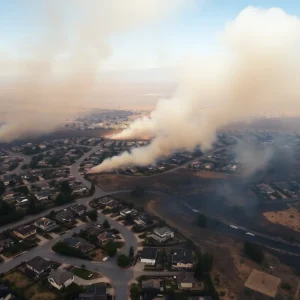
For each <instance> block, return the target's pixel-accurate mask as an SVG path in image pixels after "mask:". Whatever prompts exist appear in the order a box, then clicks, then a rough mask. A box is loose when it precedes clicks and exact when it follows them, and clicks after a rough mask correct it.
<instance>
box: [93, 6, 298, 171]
mask: <svg viewBox="0 0 300 300" xmlns="http://www.w3.org/2000/svg"><path fill="white" fill-rule="evenodd" d="M221 41H222V45H221V46H220V49H219V52H217V53H216V54H215V55H213V56H211V57H200V59H198V60H192V61H191V62H190V63H187V64H186V70H185V71H184V72H183V76H182V80H181V82H180V84H179V88H178V91H177V92H176V94H175V95H174V97H173V98H172V99H164V100H161V101H160V102H159V103H158V105H157V108H156V109H155V110H154V111H153V112H152V114H151V115H150V116H149V117H145V118H143V119H140V120H137V121H135V122H134V123H133V124H132V125H131V126H130V127H129V128H128V129H126V130H124V131H123V132H121V133H120V134H118V135H116V136H114V138H117V139H136V138H141V137H145V136H148V137H153V140H152V142H151V144H150V145H149V146H146V147H144V148H138V149H134V150H132V152H131V153H128V152H125V153H123V154H121V155H120V156H116V157H113V158H112V159H107V160H105V161H104V162H103V163H102V164H101V165H99V166H97V167H95V168H93V169H92V170H91V172H103V171H107V170H112V169H115V168H119V167H123V166H127V165H148V164H152V163H155V161H156V160H157V159H158V158H159V157H160V156H166V155H169V154H171V153H172V152H174V151H176V150H179V149H187V150H192V149H193V148H194V147H195V146H196V145H197V144H199V143H200V144H201V146H202V148H203V149H204V150H205V149H208V148H210V147H211V145H212V143H213V141H214V140H215V134H216V131H217V130H218V129H220V128H222V127H224V126H226V125H228V124H230V123H234V122H241V121H247V120H252V119H253V118H255V117H257V116H259V115H260V114H261V113H262V112H266V111H267V112H285V111H288V112H291V111H294V112H295V113H296V112H298V113H299V111H300V103H299V101H300V100H299V99H300V98H299V96H300V77H299V75H300V74H299V72H300V56H299V53H300V52H299V45H300V20H299V19H298V18H296V17H293V16H289V15H287V14H286V13H285V12H283V11H282V10H281V9H278V8H273V9H268V10H264V9H258V8H253V7H248V8H246V9H245V10H243V11H242V12H241V13H240V14H239V15H238V16H237V18H236V19H235V20H233V21H231V22H229V23H228V24H227V25H226V26H225V29H224V32H223V34H222V35H221ZM190 66H192V67H190Z"/></svg>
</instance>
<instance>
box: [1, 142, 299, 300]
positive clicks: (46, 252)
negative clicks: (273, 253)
mask: <svg viewBox="0 0 300 300" xmlns="http://www.w3.org/2000/svg"><path fill="white" fill-rule="evenodd" d="M101 146H102V145H101V144H99V145H97V146H95V147H93V148H92V149H91V150H90V151H88V152H87V153H85V154H84V155H83V156H82V157H81V158H80V159H79V160H77V161H76V162H75V163H74V164H73V165H72V166H71V167H70V173H71V175H73V176H74V177H75V178H76V179H78V180H81V181H82V182H83V183H84V184H85V185H86V186H87V187H90V186H91V183H90V182H89V181H87V180H85V179H84V178H83V177H82V176H81V175H80V174H79V172H78V168H79V166H80V164H81V162H82V161H83V160H84V159H85V158H87V157H88V156H90V155H91V154H93V153H94V152H96V151H97V150H99V149H101ZM173 170H174V169H173ZM119 192H123V191H115V192H113V193H111V192H110V193H106V192H104V191H103V190H102V189H101V188H99V187H98V186H96V187H95V194H94V195H93V196H90V197H86V198H81V199H77V200H76V202H77V203H81V204H85V205H87V204H88V202H89V201H91V200H92V199H93V198H95V197H102V196H105V195H111V194H114V193H119ZM148 192H150V193H153V194H157V195H159V196H161V197H162V198H164V199H166V200H172V201H174V196H170V195H167V194H165V193H163V192H161V191H155V190H149V191H148ZM177 200H178V201H176V202H179V203H180V200H181V199H177ZM181 204H182V205H181V209H183V210H186V212H188V214H189V216H193V215H194V216H195V217H196V216H197V215H196V214H197V213H196V212H194V211H193V210H192V208H191V207H188V206H186V205H185V204H184V203H181ZM67 206H68V205H65V206H61V207H59V208H56V209H55V210H61V209H62V208H64V207H67ZM51 210H53V209H51ZM51 210H49V211H45V212H43V213H41V214H39V215H35V216H28V217H27V218H26V219H24V220H21V221H19V222H15V223H12V224H8V225H6V226H3V227H1V229H0V232H1V231H3V230H7V229H10V228H13V227H15V226H17V225H21V224H24V223H27V222H30V221H33V220H35V219H37V218H40V217H41V216H43V215H45V214H47V213H49V212H50V211H51ZM104 218H105V216H104V215H101V214H100V216H99V220H100V221H102V220H103V219H104ZM208 219H209V221H210V222H211V223H209V224H211V226H213V227H214V229H216V230H218V231H221V232H224V233H226V234H229V235H232V236H235V237H238V238H241V239H243V240H249V241H252V242H254V243H257V244H261V245H264V246H266V247H270V248H274V249H277V250H281V251H285V252H288V253H293V254H297V255H300V245H299V244H294V243H289V242H286V241H284V240H282V239H279V238H276V237H272V236H267V235H263V234H260V233H255V236H250V235H246V232H248V231H250V230H248V229H246V228H242V227H239V228H238V229H233V228H231V227H230V226H229V225H230V224H229V223H228V222H227V221H226V220H222V219H218V218H216V217H215V216H208ZM110 223H111V224H112V226H114V227H115V228H117V229H118V230H120V232H121V234H122V235H123V236H124V238H125V240H126V245H125V247H124V248H123V249H122V250H121V252H122V253H125V254H128V252H129V247H130V246H133V247H134V249H136V248H137V240H136V238H135V236H134V234H133V233H132V232H131V231H130V230H128V229H127V228H126V227H125V226H122V225H120V224H119V223H118V222H116V221H114V220H110ZM84 226H86V225H82V226H81V227H78V228H76V229H74V230H71V231H70V232H68V233H67V234H66V235H64V236H63V237H62V236H60V237H58V238H56V239H53V240H52V241H50V242H47V243H46V244H44V245H42V246H39V247H37V248H35V249H34V250H33V251H29V252H27V253H25V254H23V255H21V256H19V257H17V258H14V259H12V260H9V261H7V262H5V263H3V264H1V265H0V272H1V273H3V272H6V271H7V270H9V269H11V268H13V267H15V266H16V265H18V264H19V263H21V262H22V261H25V260H28V259H31V258H33V257H35V256H37V255H40V256H42V257H46V258H49V259H53V260H55V261H58V262H62V263H69V264H72V265H77V266H81V265H82V264H85V265H86V267H87V269H89V270H91V271H94V272H99V273H101V274H103V275H104V276H106V277H107V278H109V279H110V280H111V282H112V285H113V288H114V289H115V295H116V299H117V300H119V299H127V294H128V283H129V282H130V281H131V280H132V279H133V278H135V277H137V276H140V275H143V274H145V272H144V271H140V270H135V269H134V268H130V269H126V270H123V269H120V268H118V266H117V265H116V260H115V259H114V258H109V259H108V260H107V261H106V262H105V263H103V262H93V261H86V260H82V259H77V258H69V257H65V256H62V255H59V254H57V253H54V252H52V251H50V249H51V246H52V245H53V244H54V243H56V242H57V241H58V240H60V239H61V238H65V237H66V236H71V235H72V234H73V233H74V232H76V231H77V230H80V229H82V228H84ZM147 274H149V272H147ZM151 274H152V275H161V274H164V275H175V274H176V272H175V273H174V272H171V273H170V274H167V272H151Z"/></svg>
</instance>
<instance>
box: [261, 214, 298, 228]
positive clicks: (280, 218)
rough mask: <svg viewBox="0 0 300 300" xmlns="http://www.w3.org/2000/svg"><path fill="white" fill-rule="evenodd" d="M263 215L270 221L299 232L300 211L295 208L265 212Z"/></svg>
mask: <svg viewBox="0 0 300 300" xmlns="http://www.w3.org/2000/svg"><path fill="white" fill-rule="evenodd" d="M264 216H265V218H266V219H267V220H268V221H270V222H272V223H276V224H280V225H283V226H286V227H288V228H291V229H293V230H296V231H299V232H300V212H299V211H298V209H296V208H290V209H287V210H283V211H270V212H265V213H264Z"/></svg>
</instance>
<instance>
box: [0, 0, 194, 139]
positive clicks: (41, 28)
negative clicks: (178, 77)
mask: <svg viewBox="0 0 300 300" xmlns="http://www.w3.org/2000/svg"><path fill="white" fill-rule="evenodd" d="M190 1H192V0H163V1H162V0H63V1H62V0H39V1H33V0H26V1H24V2H26V4H25V7H26V9H25V10H26V13H27V16H28V18H30V20H28V19H26V18H25V15H24V16H23V17H24V19H25V23H24V24H21V25H20V24H19V26H21V27H24V28H25V27H26V25H27V23H26V22H30V24H33V25H34V27H33V29H32V30H30V31H27V33H28V36H27V37H26V38H25V40H24V41H22V43H21V42H20V43H21V47H20V51H17V49H14V50H16V52H18V54H17V57H18V58H15V57H12V56H10V55H9V53H5V51H4V50H2V49H0V53H3V54H2V55H1V57H0V67H1V73H2V74H1V75H2V77H1V83H0V103H1V107H0V113H1V115H0V116H1V122H2V123H3V124H5V125H3V126H1V127H0V140H1V141H11V140H14V139H16V138H19V137H24V136H26V135H31V134H37V133H43V132H45V131H51V130H53V129H55V128H56V127H57V126H58V125H60V124H61V123H63V122H64V120H65V119H66V118H69V117H74V116H76V114H78V113H79V112H82V107H87V108H88V107H90V106H91V105H90V101H91V99H92V98H95V97H97V95H99V90H98V88H99V82H98V74H99V69H101V62H103V60H105V59H106V58H108V57H109V56H110V55H111V51H112V50H111V47H110V38H111V37H112V36H114V35H118V34H122V33H123V32H126V31H128V30H132V29H135V28H140V27H141V26H144V25H146V24H148V23H150V22H154V21H156V20H159V19H161V18H163V17H165V16H166V15H167V14H170V13H173V12H175V11H176V10H178V9H179V8H181V7H183V6H184V5H186V4H187V3H188V2H190ZM21 9H22V8H20V10H21ZM26 13H25V12H24V14H26ZM20 22H21V21H20ZM23 25H24V26H23ZM0 29H1V28H0ZM1 50H2V51H1ZM111 89H114V90H116V89H117V87H111ZM100 95H101V93H100ZM100 101H101V100H100Z"/></svg>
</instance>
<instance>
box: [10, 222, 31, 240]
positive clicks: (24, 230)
mask: <svg viewBox="0 0 300 300" xmlns="http://www.w3.org/2000/svg"><path fill="white" fill-rule="evenodd" d="M14 235H15V236H16V237H18V238H20V239H22V240H25V239H28V238H34V237H35V236H36V228H35V226H34V225H33V224H29V225H22V226H20V227H19V228H17V229H15V230H14Z"/></svg>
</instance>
